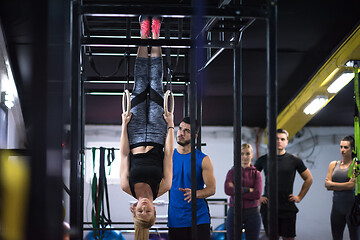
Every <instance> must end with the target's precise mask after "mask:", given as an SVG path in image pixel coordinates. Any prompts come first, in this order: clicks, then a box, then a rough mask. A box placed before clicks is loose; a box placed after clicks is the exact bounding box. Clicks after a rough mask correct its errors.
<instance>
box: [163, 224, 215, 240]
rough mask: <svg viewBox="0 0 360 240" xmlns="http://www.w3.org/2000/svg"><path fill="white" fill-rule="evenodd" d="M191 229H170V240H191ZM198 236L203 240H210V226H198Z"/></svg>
mask: <svg viewBox="0 0 360 240" xmlns="http://www.w3.org/2000/svg"><path fill="white" fill-rule="evenodd" d="M191 230H192V228H191V227H183V228H169V240H191V238H192V237H191V234H192V232H191ZM197 236H198V239H201V240H210V224H209V223H205V224H199V225H197Z"/></svg>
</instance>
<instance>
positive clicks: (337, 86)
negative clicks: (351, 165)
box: [327, 72, 354, 93]
mask: <svg viewBox="0 0 360 240" xmlns="http://www.w3.org/2000/svg"><path fill="white" fill-rule="evenodd" d="M353 78H354V73H353V72H343V73H342V74H341V75H340V76H339V77H338V78H337V79H336V80H335V81H334V82H333V83H332V84H331V85H330V86H329V87H328V88H327V91H328V92H329V93H337V92H339V91H340V90H341V89H342V88H343V87H345V86H346V84H348V83H349V82H350V81H351V80H352V79H353Z"/></svg>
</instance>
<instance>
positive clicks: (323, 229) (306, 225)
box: [64, 126, 353, 240]
mask: <svg viewBox="0 0 360 240" xmlns="http://www.w3.org/2000/svg"><path fill="white" fill-rule="evenodd" d="M202 131H203V142H204V143H206V146H204V147H203V149H202V151H203V152H205V153H206V154H208V155H209V157H210V159H211V160H212V163H213V166H214V173H215V178H216V187H217V189H216V194H215V195H214V196H213V197H212V198H228V197H227V196H226V195H225V193H224V188H223V185H224V181H225V176H226V173H227V171H228V170H229V169H230V168H231V167H232V165H233V134H232V128H231V127H204V128H203V130H202ZM258 132H259V130H258V129H255V128H247V127H244V128H243V130H242V139H243V142H248V143H251V144H252V145H253V147H254V149H255V151H256V145H255V139H256V134H259V136H260V137H259V139H258V142H259V144H258V145H257V149H258V154H259V155H262V154H265V153H266V144H264V142H265V140H264V137H263V136H264V134H263V133H262V132H260V133H258ZM120 134H121V127H120V126H87V127H86V146H89V147H90V146H91V147H93V146H95V145H94V143H96V144H98V145H97V146H107V147H110V146H113V147H119V139H120ZM349 134H353V128H351V127H326V128H325V127H323V128H305V129H304V130H303V131H302V132H301V134H300V135H299V136H298V137H296V138H294V139H293V140H292V141H291V142H290V143H289V145H288V148H287V150H288V152H290V153H293V154H295V155H298V156H299V157H300V158H302V159H303V160H304V162H305V164H306V166H307V167H308V168H309V169H310V171H311V173H312V175H313V184H312V186H311V188H310V190H309V192H308V194H307V195H306V197H305V198H304V199H303V201H302V202H300V203H299V204H297V206H298V208H299V210H300V212H299V213H298V215H297V216H298V217H297V239H304V240H305V239H306V240H308V239H331V232H330V222H329V216H330V210H331V198H332V192H328V191H327V190H326V189H325V187H324V181H325V177H326V173H327V169H328V165H329V163H330V162H331V161H333V160H338V159H340V157H341V156H340V153H339V141H340V139H341V138H342V137H343V136H345V135H349ZM90 153H91V152H90V151H88V152H87V160H89V162H87V164H86V168H87V169H88V170H89V169H91V168H92V158H91V154H90ZM256 155H257V153H256V152H255V156H256ZM254 160H255V159H254ZM115 161H119V162H120V159H119V158H118V159H116V160H115ZM67 167H68V166H65V168H67ZM66 171H69V170H66ZM66 171H64V173H66ZM111 171H116V172H119V169H118V168H116V167H112V169H111ZM90 177H92V175H87V176H85V180H86V183H85V203H84V206H85V211H84V220H85V221H90V219H91V196H90V191H89V190H90V188H89V186H90V185H89V181H88V179H90ZM109 182H110V184H109V192H110V207H111V217H112V220H113V221H124V222H125V221H131V220H132V217H131V214H130V211H129V206H130V202H131V201H134V200H135V199H134V198H133V197H132V196H129V195H127V194H126V193H124V192H122V190H121V189H120V186H119V182H118V180H111V179H110V180H109ZM301 184H302V180H301V177H300V176H299V175H297V176H296V181H295V185H294V194H297V193H298V192H299V191H300V188H301ZM167 199H168V196H167V194H165V195H164V196H162V197H161V198H160V199H159V200H161V201H165V202H166V201H167ZM210 209H211V215H212V216H217V217H219V216H223V206H218V205H210ZM157 215H158V219H160V218H161V217H162V216H165V215H167V207H166V206H159V207H157ZM222 222H223V220H222V219H213V220H212V226H213V227H214V228H215V227H217V226H218V225H219V224H221V223H222ZM122 226H123V227H124V225H122ZM114 227H119V226H118V225H114ZM130 227H131V225H130ZM159 227H163V226H159ZM123 235H124V237H125V238H126V239H133V234H131V233H130V234H123ZM344 239H348V234H347V233H346V235H345V238H344Z"/></svg>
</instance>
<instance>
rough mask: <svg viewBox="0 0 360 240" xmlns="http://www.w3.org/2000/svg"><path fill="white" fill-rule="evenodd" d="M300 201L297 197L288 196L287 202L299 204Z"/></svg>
mask: <svg viewBox="0 0 360 240" xmlns="http://www.w3.org/2000/svg"><path fill="white" fill-rule="evenodd" d="M300 201H301V199H300V197H299V196H295V195H294V194H290V195H289V202H296V203H299V202H300Z"/></svg>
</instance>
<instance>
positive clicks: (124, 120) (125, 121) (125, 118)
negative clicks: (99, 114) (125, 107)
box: [121, 112, 132, 126]
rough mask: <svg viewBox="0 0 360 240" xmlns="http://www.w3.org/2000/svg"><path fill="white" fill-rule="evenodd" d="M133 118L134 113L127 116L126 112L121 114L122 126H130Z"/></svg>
mask: <svg viewBox="0 0 360 240" xmlns="http://www.w3.org/2000/svg"><path fill="white" fill-rule="evenodd" d="M131 116H132V113H130V114H127V113H126V112H123V113H122V114H121V118H122V125H123V126H127V125H128V123H129V122H130V119H131Z"/></svg>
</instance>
